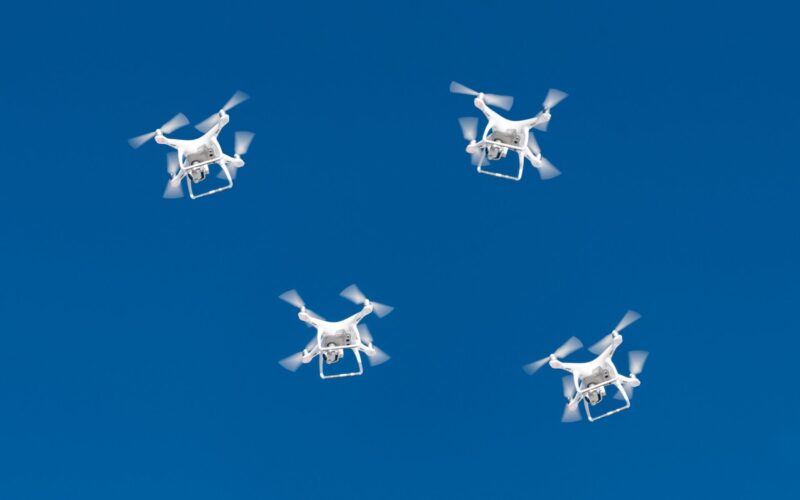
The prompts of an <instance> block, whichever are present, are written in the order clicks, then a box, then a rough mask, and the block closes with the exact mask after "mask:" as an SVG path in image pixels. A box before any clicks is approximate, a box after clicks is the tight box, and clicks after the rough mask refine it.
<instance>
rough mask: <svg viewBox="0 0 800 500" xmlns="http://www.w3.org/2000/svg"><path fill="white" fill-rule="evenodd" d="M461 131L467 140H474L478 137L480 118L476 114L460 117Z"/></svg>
mask: <svg viewBox="0 0 800 500" xmlns="http://www.w3.org/2000/svg"><path fill="white" fill-rule="evenodd" d="M458 124H459V125H461V133H462V134H463V135H464V139H465V140H467V141H474V140H475V139H476V138H477V137H478V119H477V118H475V117H474V116H463V117H461V118H459V119H458Z"/></svg>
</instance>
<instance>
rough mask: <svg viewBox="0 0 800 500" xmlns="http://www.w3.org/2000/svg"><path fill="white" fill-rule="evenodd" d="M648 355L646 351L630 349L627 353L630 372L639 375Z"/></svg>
mask: <svg viewBox="0 0 800 500" xmlns="http://www.w3.org/2000/svg"><path fill="white" fill-rule="evenodd" d="M649 355H650V353H649V352H647V351H631V352H629V353H628V367H629V368H630V370H631V373H632V374H634V375H639V374H640V373H642V370H643V369H644V363H645V361H647V356H649Z"/></svg>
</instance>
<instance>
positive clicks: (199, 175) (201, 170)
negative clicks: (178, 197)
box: [189, 165, 209, 184]
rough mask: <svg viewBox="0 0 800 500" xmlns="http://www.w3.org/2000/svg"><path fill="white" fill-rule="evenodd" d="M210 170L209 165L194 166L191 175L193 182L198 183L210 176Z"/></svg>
mask: <svg viewBox="0 0 800 500" xmlns="http://www.w3.org/2000/svg"><path fill="white" fill-rule="evenodd" d="M208 172H209V169H208V165H203V166H201V167H194V168H192V169H190V170H189V176H190V177H191V178H192V182H194V183H195V184H197V183H198V182H200V181H202V180H203V179H205V178H206V177H207V176H208Z"/></svg>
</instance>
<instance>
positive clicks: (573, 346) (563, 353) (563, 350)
mask: <svg viewBox="0 0 800 500" xmlns="http://www.w3.org/2000/svg"><path fill="white" fill-rule="evenodd" d="M581 347H583V342H581V341H580V340H579V339H578V338H577V337H570V338H569V339H568V340H567V341H566V342H564V344H563V345H562V346H561V347H559V348H558V349H556V350H555V352H554V353H553V354H555V356H556V357H557V358H566V357H567V356H569V355H570V354H572V353H573V352H575V351H577V350H578V349H580V348H581Z"/></svg>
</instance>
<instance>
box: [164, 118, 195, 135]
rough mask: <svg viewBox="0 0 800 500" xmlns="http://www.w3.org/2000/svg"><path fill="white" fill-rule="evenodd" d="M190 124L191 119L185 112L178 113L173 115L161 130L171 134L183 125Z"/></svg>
mask: <svg viewBox="0 0 800 500" xmlns="http://www.w3.org/2000/svg"><path fill="white" fill-rule="evenodd" d="M188 124H189V119H188V118H186V115H184V114H183V113H178V114H177V115H175V116H173V117H172V118H171V119H170V120H169V121H168V122H167V123H165V124H164V125H161V131H162V132H163V133H165V134H171V133H172V132H175V131H176V130H178V129H179V128H181V127H184V126H186V125H188Z"/></svg>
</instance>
